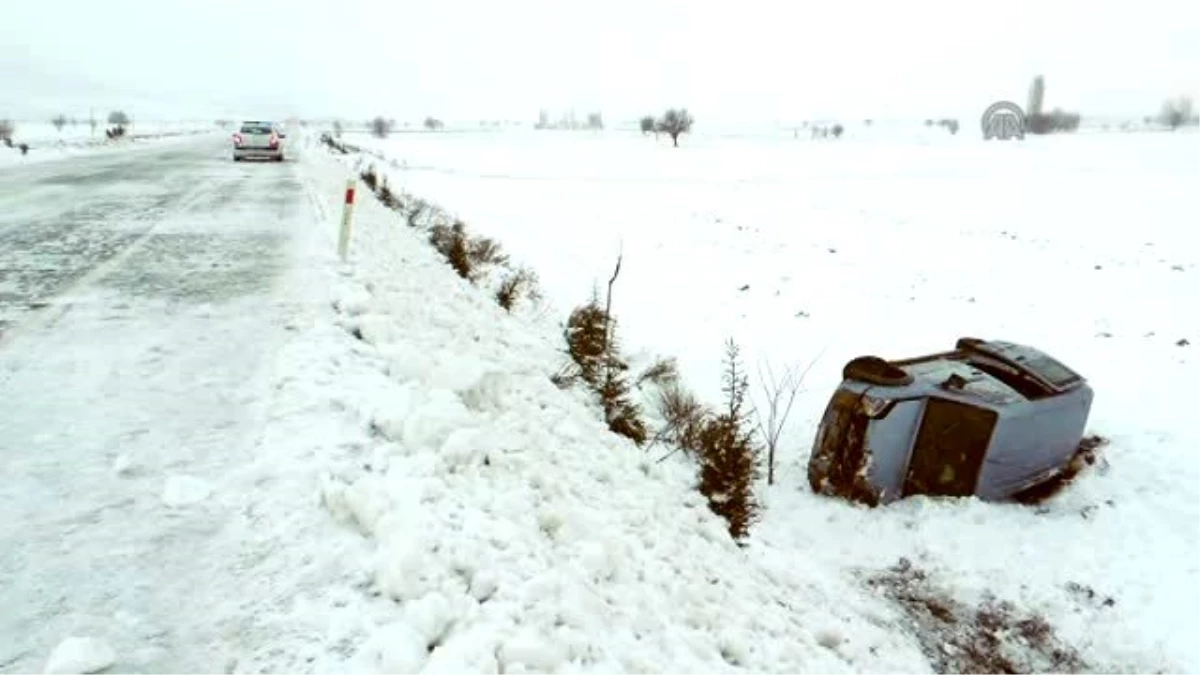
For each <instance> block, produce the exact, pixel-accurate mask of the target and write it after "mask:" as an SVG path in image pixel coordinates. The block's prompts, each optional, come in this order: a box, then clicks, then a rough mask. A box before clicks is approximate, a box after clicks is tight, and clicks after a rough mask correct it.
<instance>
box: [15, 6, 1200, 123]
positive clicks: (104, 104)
mask: <svg viewBox="0 0 1200 675" xmlns="http://www.w3.org/2000/svg"><path fill="white" fill-rule="evenodd" d="M5 5H6V6H5V9H4V10H3V15H2V18H0V117H5V116H11V117H17V118H31V117H32V118H37V117H41V116H46V115H50V114H54V113H57V112H59V111H63V112H67V113H68V114H75V115H81V116H86V115H87V113H88V110H89V109H90V108H93V107H94V108H96V109H97V111H98V113H100V114H102V113H103V111H106V110H108V109H110V108H112V107H114V106H121V107H123V108H125V109H126V110H127V111H128V112H129V113H130V114H132V115H133V116H134V117H135V118H138V117H140V118H143V119H151V118H185V117H186V118H208V117H212V116H217V115H229V116H233V117H282V116H285V115H288V114H293V113H294V114H297V115H301V116H304V115H307V116H325V115H338V116H346V117H352V118H364V117H367V116H373V115H375V114H384V115H387V116H391V117H396V118H398V119H421V118H422V117H424V116H425V115H434V116H439V117H442V118H445V119H451V120H475V119H492V118H510V119H522V120H533V119H535V118H536V116H537V111H538V109H539V108H541V107H545V108H549V109H551V110H554V111H558V110H561V109H564V108H567V107H574V108H575V109H576V110H578V111H579V112H580V114H582V113H583V112H585V111H588V110H591V109H599V110H601V111H603V112H604V113H605V115H606V117H607V118H608V119H610V120H614V119H626V118H632V117H635V116H637V115H638V114H639V113H642V112H658V111H659V110H660V109H662V108H663V107H666V106H669V105H670V106H673V105H681V106H687V107H688V108H690V109H691V110H692V111H693V114H694V115H695V116H696V117H697V120H698V121H704V120H718V121H730V122H732V121H739V120H745V121H757V122H766V123H770V122H775V121H797V120H801V119H820V118H836V117H845V118H851V119H853V118H862V117H874V118H876V119H884V118H892V117H917V118H924V117H930V116H942V115H953V116H970V115H978V114H979V113H981V112H982V110H983V108H985V107H986V106H987V105H988V104H989V103H991V102H993V101H995V100H997V99H1005V98H1007V99H1013V100H1015V101H1016V102H1018V103H1020V104H1022V105H1023V104H1024V103H1025V99H1026V92H1027V90H1028V86H1029V80H1030V78H1031V77H1032V76H1033V75H1034V74H1037V73H1043V74H1044V75H1045V76H1046V104H1047V106H1062V107H1064V108H1067V109H1072V110H1079V111H1080V112H1082V113H1083V114H1084V115H1085V116H1087V115H1092V116H1099V115H1104V116H1107V115H1137V116H1141V115H1143V114H1150V113H1154V112H1156V111H1157V109H1158V107H1159V105H1160V103H1161V102H1162V100H1163V99H1164V98H1165V97H1167V96H1169V95H1174V94H1180V93H1188V94H1191V95H1196V94H1197V93H1200V92H1198V91H1197V90H1198V89H1200V2H1197V1H1196V0H1136V1H1134V0H1128V1H1127V0H1121V1H1116V0H1090V1H1088V0H1040V1H1035V0H1006V1H1004V2H995V1H993V2H971V1H969V0H957V1H954V0H906V1H905V2H895V1H892V0H829V1H828V2H820V3H801V2H796V1H794V0H775V1H773V2H767V1H765V0H739V2H736V3H735V2H728V1H724V2H718V1H717V0H691V1H686V2H685V1H681V0H606V1H603V2H591V3H580V2H571V1H570V0H421V1H414V0H371V1H367V0H339V1H338V2H336V3H335V2H306V1H304V0H241V1H238V2H228V1H225V0H103V1H98V0H54V1H51V2H30V1H26V0H12V1H11V2H6V3H5Z"/></svg>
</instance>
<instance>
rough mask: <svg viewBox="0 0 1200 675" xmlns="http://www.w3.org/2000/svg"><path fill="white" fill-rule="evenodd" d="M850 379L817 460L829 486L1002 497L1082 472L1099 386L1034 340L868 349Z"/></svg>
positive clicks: (814, 471) (856, 494)
mask: <svg viewBox="0 0 1200 675" xmlns="http://www.w3.org/2000/svg"><path fill="white" fill-rule="evenodd" d="M842 377H843V381H842V383H841V384H840V385H839V386H838V388H837V390H836V391H835V392H834V394H833V397H832V399H831V400H830V402H829V405H828V407H827V408H826V410H825V415H824V417H823V418H822V420H821V424H820V426H819V427H818V430H817V435H816V440H815V443H814V446H813V450H812V454H811V455H810V458H809V464H808V480H809V484H810V485H811V486H812V488H813V491H814V492H817V493H818V494H825V495H831V496H838V497H844V498H847V499H850V500H852V501H858V502H862V503H865V504H869V505H872V506H875V505H879V504H886V503H888V502H891V501H894V500H897V499H900V498H903V497H907V496H910V495H918V494H924V495H934V496H972V495H973V496H976V497H978V498H980V499H983V500H988V501H999V500H1005V499H1010V498H1016V497H1018V496H1019V495H1021V494H1022V493H1025V492H1026V491H1029V490H1031V489H1035V488H1037V487H1038V486H1042V485H1044V484H1046V483H1047V481H1051V480H1053V479H1056V478H1058V477H1060V476H1061V475H1070V473H1072V472H1073V471H1077V470H1078V462H1077V460H1078V459H1079V457H1080V453H1081V452H1082V451H1083V449H1084V445H1085V444H1081V441H1082V440H1083V433H1084V428H1085V426H1086V424H1087V420H1088V414H1089V413H1090V411H1091V405H1092V399H1093V392H1092V388H1091V387H1090V386H1089V385H1088V384H1087V382H1086V381H1085V380H1084V378H1083V377H1082V376H1080V375H1079V374H1078V373H1076V372H1074V371H1073V370H1071V369H1069V368H1067V367H1066V366H1064V365H1063V364H1062V363H1060V362H1059V361H1057V360H1055V359H1053V358H1051V357H1050V356H1049V355H1047V354H1045V353H1043V352H1041V351H1038V350H1037V349H1034V348H1033V347H1028V346H1025V345H1019V344H1015V343H1012V342H1004V341H984V340H979V339H975V338H961V339H959V340H958V342H957V343H956V345H955V349H954V350H953V351H949V352H941V353H936V354H930V355H927V356H919V357H916V358H910V359H905V360H899V361H885V360H883V359H881V358H878V357H875V356H864V357H859V358H856V359H854V360H852V361H850V362H849V363H847V364H846V366H845V367H844V368H843V370H842Z"/></svg>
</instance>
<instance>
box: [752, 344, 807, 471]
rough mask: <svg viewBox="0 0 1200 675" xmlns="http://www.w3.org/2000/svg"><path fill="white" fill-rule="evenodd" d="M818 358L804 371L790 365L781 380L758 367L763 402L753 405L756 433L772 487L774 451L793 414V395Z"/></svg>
mask: <svg viewBox="0 0 1200 675" xmlns="http://www.w3.org/2000/svg"><path fill="white" fill-rule="evenodd" d="M822 353H824V352H822ZM820 358H821V355H820V354H818V355H817V356H816V358H814V359H813V360H812V361H810V362H809V364H808V365H807V366H806V367H805V368H804V369H803V370H798V369H796V368H795V367H794V366H789V367H787V368H785V369H784V371H783V373H782V375H781V376H780V377H776V376H775V371H774V369H773V368H771V364H770V363H769V362H765V363H759V365H758V383H759V386H760V387H761V389H762V396H763V399H762V401H761V402H759V403H758V404H757V405H755V406H754V417H755V420H756V421H757V426H758V433H759V434H760V435H761V436H762V438H763V444H764V445H765V446H766V447H767V485H774V484H775V450H776V449H777V448H778V447H779V438H780V436H782V435H783V429H784V427H786V426H787V421H788V417H789V416H790V415H791V414H792V404H794V403H795V402H796V395H797V394H799V393H800V389H801V386H802V385H803V384H804V377H805V376H806V375H808V371H810V370H812V367H813V366H814V365H815V364H816V363H817V359H820Z"/></svg>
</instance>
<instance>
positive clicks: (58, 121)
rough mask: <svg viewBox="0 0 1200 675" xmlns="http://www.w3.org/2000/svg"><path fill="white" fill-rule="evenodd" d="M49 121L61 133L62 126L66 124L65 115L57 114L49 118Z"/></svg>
mask: <svg viewBox="0 0 1200 675" xmlns="http://www.w3.org/2000/svg"><path fill="white" fill-rule="evenodd" d="M50 123H51V124H53V125H54V128H55V129H56V130H58V132H59V133H61V132H62V130H63V127H65V126H67V116H66V115H59V116H57V117H55V118H54V119H52V120H50Z"/></svg>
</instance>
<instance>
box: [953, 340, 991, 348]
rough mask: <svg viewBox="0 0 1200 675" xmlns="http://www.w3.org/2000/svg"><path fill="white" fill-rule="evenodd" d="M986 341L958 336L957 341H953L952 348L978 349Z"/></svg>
mask: <svg viewBox="0 0 1200 675" xmlns="http://www.w3.org/2000/svg"><path fill="white" fill-rule="evenodd" d="M986 342H987V341H986V340H980V339H979V338H973V337H960V338H958V341H957V342H955V343H954V348H955V349H958V350H960V351H972V350H976V349H979V347H980V346H981V345H983V344H985V343H986Z"/></svg>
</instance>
